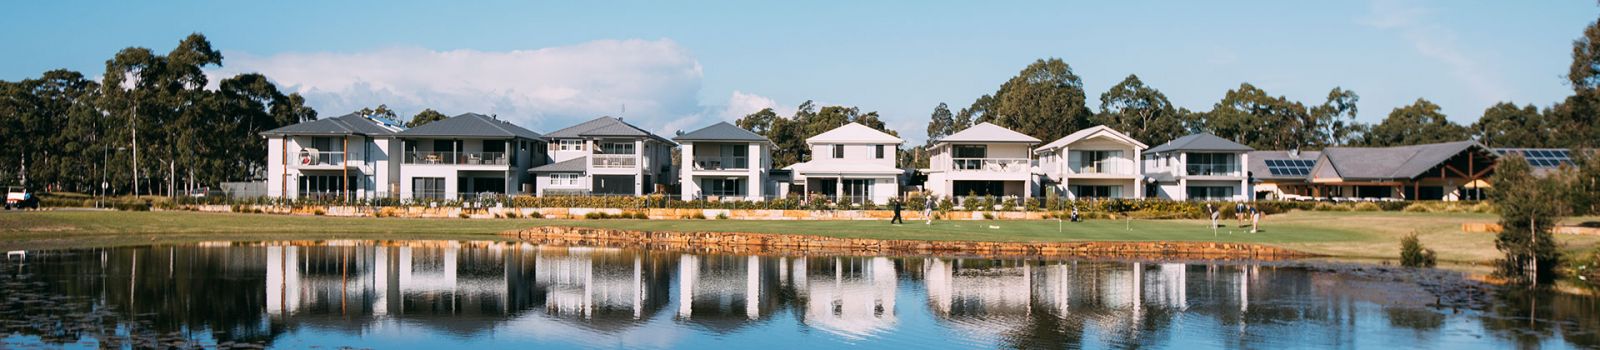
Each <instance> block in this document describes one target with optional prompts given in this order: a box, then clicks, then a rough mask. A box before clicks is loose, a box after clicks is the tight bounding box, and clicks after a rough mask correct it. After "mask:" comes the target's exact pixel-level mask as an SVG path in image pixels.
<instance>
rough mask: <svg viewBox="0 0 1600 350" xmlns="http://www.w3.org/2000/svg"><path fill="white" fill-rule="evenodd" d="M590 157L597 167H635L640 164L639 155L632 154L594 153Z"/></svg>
mask: <svg viewBox="0 0 1600 350" xmlns="http://www.w3.org/2000/svg"><path fill="white" fill-rule="evenodd" d="M589 159H591V160H590V162H592V163H593V165H594V167H596V168H633V167H637V166H638V165H639V156H636V155H632V154H592V155H589Z"/></svg>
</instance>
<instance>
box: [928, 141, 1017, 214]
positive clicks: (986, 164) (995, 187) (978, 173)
mask: <svg viewBox="0 0 1600 350" xmlns="http://www.w3.org/2000/svg"><path fill="white" fill-rule="evenodd" d="M1037 144H1039V139H1037V138H1034V137H1032V136H1028V135H1027V134H1023V133H1020V132H1016V131H1013V130H1011V129H1006V128H1004V127H1001V126H999V125H994V124H990V123H979V124H978V125H973V126H972V127H970V128H967V129H966V130H962V131H960V132H957V133H954V134H950V136H945V137H944V138H941V139H939V140H938V141H936V142H934V143H933V147H932V148H930V149H928V152H929V153H930V155H929V161H928V166H929V168H928V169H927V174H928V181H927V185H926V186H927V189H928V191H929V192H932V193H933V195H935V196H939V197H941V198H954V197H963V196H972V195H977V196H996V197H1003V196H1014V197H1017V198H1028V197H1032V196H1033V193H1034V191H1035V188H1036V185H1037V184H1036V183H1035V181H1034V177H1033V172H1032V171H1031V168H1032V156H1031V155H1030V152H1029V147H1032V146H1033V145H1037Z"/></svg>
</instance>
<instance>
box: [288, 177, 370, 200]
mask: <svg viewBox="0 0 1600 350" xmlns="http://www.w3.org/2000/svg"><path fill="white" fill-rule="evenodd" d="M345 181H349V182H351V183H352V184H353V183H355V181H356V177H354V176H351V177H349V178H347V179H346V180H345ZM358 189H360V188H357V187H355V186H351V187H350V191H352V192H353V191H355V190H358ZM344 190H345V187H344V182H340V181H339V176H338V175H301V176H300V195H301V196H311V197H315V196H329V195H338V194H340V193H344Z"/></svg>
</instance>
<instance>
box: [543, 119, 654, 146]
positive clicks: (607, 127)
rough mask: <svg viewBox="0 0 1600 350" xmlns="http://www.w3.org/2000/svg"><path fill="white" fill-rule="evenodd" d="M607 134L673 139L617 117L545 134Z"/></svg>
mask: <svg viewBox="0 0 1600 350" xmlns="http://www.w3.org/2000/svg"><path fill="white" fill-rule="evenodd" d="M607 136H611V137H645V138H653V139H657V140H661V141H662V142H668V143H671V142H672V141H669V140H667V139H666V138H663V137H661V136H660V135H656V134H655V133H651V132H649V131H646V130H644V129H643V128H640V127H637V126H634V125H633V124H628V122H625V121H623V120H622V119H620V118H616V117H599V118H594V119H591V120H589V121H586V122H582V123H578V125H573V126H569V127H566V128H563V129H561V130H556V131H552V132H550V133H548V134H545V135H544V137H545V138H547V139H558V138H566V139H576V138H591V137H607Z"/></svg>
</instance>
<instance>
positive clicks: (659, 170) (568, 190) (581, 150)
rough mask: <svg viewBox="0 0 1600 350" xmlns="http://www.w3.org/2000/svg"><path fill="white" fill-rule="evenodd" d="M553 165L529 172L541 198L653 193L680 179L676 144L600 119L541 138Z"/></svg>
mask: <svg viewBox="0 0 1600 350" xmlns="http://www.w3.org/2000/svg"><path fill="white" fill-rule="evenodd" d="M544 139H545V141H546V142H548V143H549V152H550V156H551V157H552V158H553V159H554V163H551V164H549V165H545V166H541V167H537V168H533V169H530V170H528V171H529V172H530V173H531V174H533V175H534V176H535V177H536V179H535V181H537V182H538V183H539V186H538V189H537V191H538V194H539V195H541V196H543V195H633V196H640V195H646V194H651V193H655V192H656V191H657V190H658V189H659V188H666V187H667V186H671V185H672V184H673V183H675V181H676V180H677V179H678V174H677V173H675V172H673V171H672V151H673V148H676V147H677V146H678V145H677V144H676V143H673V142H672V141H669V140H667V139H665V138H662V137H661V136H657V135H656V134H654V133H651V132H649V131H645V130H644V129H640V128H639V127H637V126H633V125H632V124H628V123H627V122H624V121H622V119H618V118H614V117H600V118H596V119H594V120H590V121H587V122H583V123H581V124H578V125H574V126H571V127H568V128H565V129H561V130H556V131H552V132H550V133H548V134H545V135H544Z"/></svg>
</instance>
